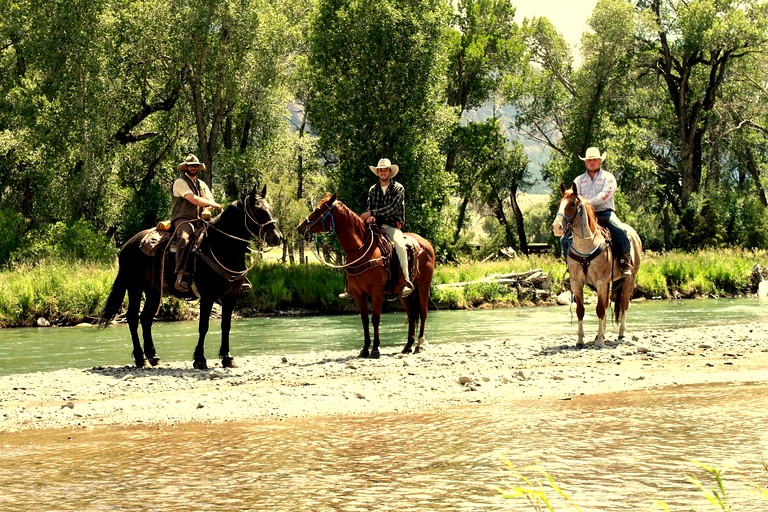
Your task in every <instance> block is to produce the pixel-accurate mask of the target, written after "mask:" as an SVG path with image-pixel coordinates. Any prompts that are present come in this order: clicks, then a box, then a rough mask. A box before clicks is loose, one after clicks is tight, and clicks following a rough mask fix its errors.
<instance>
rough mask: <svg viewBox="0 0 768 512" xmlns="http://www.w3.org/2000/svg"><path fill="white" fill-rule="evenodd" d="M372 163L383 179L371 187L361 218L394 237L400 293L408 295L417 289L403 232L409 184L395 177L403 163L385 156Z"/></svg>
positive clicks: (344, 294)
mask: <svg viewBox="0 0 768 512" xmlns="http://www.w3.org/2000/svg"><path fill="white" fill-rule="evenodd" d="M368 167H370V168H371V172H372V173H373V174H375V175H376V176H377V177H378V178H379V182H378V183H376V184H374V185H372V186H371V188H370V189H368V209H367V210H366V211H365V212H364V213H363V214H362V215H360V218H361V219H362V220H363V222H365V223H367V224H376V225H377V226H379V227H381V228H382V229H383V230H384V231H385V232H386V233H387V237H389V239H390V240H391V241H392V245H393V246H394V249H395V252H396V253H397V259H398V261H399V262H400V270H401V272H402V274H401V279H400V297H401V298H405V297H407V296H409V295H410V294H411V293H412V292H413V283H411V279H410V274H409V271H408V248H407V245H406V241H405V237H404V236H403V232H402V228H403V224H405V187H403V185H402V184H401V183H399V182H397V181H395V180H394V179H393V178H394V177H395V176H397V173H398V172H399V171H400V167H398V166H397V165H395V164H393V163H392V162H390V161H389V158H382V159H381V160H379V163H378V165H376V166H375V167H374V166H373V165H369V166H368ZM339 296H340V297H342V298H346V297H348V296H349V297H351V294H348V292H346V291H345V292H344V293H342V294H340V295H339Z"/></svg>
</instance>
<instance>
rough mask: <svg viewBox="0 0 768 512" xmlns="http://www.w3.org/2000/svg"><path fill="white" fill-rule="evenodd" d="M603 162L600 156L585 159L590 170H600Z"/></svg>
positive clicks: (585, 163)
mask: <svg viewBox="0 0 768 512" xmlns="http://www.w3.org/2000/svg"><path fill="white" fill-rule="evenodd" d="M601 163H603V161H602V160H600V159H599V158H587V159H586V160H584V165H586V166H587V170H588V171H589V172H597V171H599V170H600V164H601Z"/></svg>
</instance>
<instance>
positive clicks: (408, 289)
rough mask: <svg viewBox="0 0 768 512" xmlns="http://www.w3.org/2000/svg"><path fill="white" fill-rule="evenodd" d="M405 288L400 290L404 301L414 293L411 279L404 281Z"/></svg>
mask: <svg viewBox="0 0 768 512" xmlns="http://www.w3.org/2000/svg"><path fill="white" fill-rule="evenodd" d="M403 282H404V284H403V286H402V287H401V288H400V298H401V299H404V298H406V297H407V296H409V295H410V294H412V293H413V283H412V282H411V280H410V279H403Z"/></svg>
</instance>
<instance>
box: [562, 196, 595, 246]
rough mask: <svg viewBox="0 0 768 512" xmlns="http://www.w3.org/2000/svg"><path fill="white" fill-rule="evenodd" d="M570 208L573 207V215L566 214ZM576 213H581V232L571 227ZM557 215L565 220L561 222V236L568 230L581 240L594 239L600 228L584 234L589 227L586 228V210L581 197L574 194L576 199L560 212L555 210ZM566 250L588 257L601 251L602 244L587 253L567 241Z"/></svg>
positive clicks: (587, 222)
mask: <svg viewBox="0 0 768 512" xmlns="http://www.w3.org/2000/svg"><path fill="white" fill-rule="evenodd" d="M570 208H573V215H568V214H567V213H566V211H567V210H569V209H570ZM577 215H581V223H580V224H581V233H577V232H576V231H575V230H574V229H573V228H574V226H573V220H574V219H575V218H576V216H577ZM557 217H562V218H563V219H564V221H565V222H563V233H564V235H563V236H565V234H567V233H568V232H570V233H571V234H572V235H573V236H575V237H578V238H581V239H582V240H594V238H595V237H596V236H597V234H598V233H599V231H600V229H599V228H597V229H595V231H594V232H593V233H592V234H591V235H589V236H587V235H585V232H589V228H588V225H589V219H588V217H587V212H586V211H585V208H584V203H583V202H582V200H581V197H580V196H578V195H577V196H576V201H575V202H574V203H573V204H568V205H566V207H565V208H563V212H562V213H560V212H557ZM568 250H569V251H571V252H573V253H574V254H575V255H577V256H580V257H582V258H588V257H591V256H593V255H595V254H597V253H599V252H600V251H602V244H598V245H597V246H596V247H595V248H594V249H592V251H590V252H588V253H582V252H579V251H577V250H576V249H574V248H573V244H572V243H570V241H569V242H568Z"/></svg>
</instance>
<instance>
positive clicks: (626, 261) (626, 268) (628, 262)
mask: <svg viewBox="0 0 768 512" xmlns="http://www.w3.org/2000/svg"><path fill="white" fill-rule="evenodd" d="M619 267H620V268H621V274H622V275H623V276H624V277H632V254H630V253H628V252H627V253H624V256H622V257H621V259H620V260H619Z"/></svg>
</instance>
